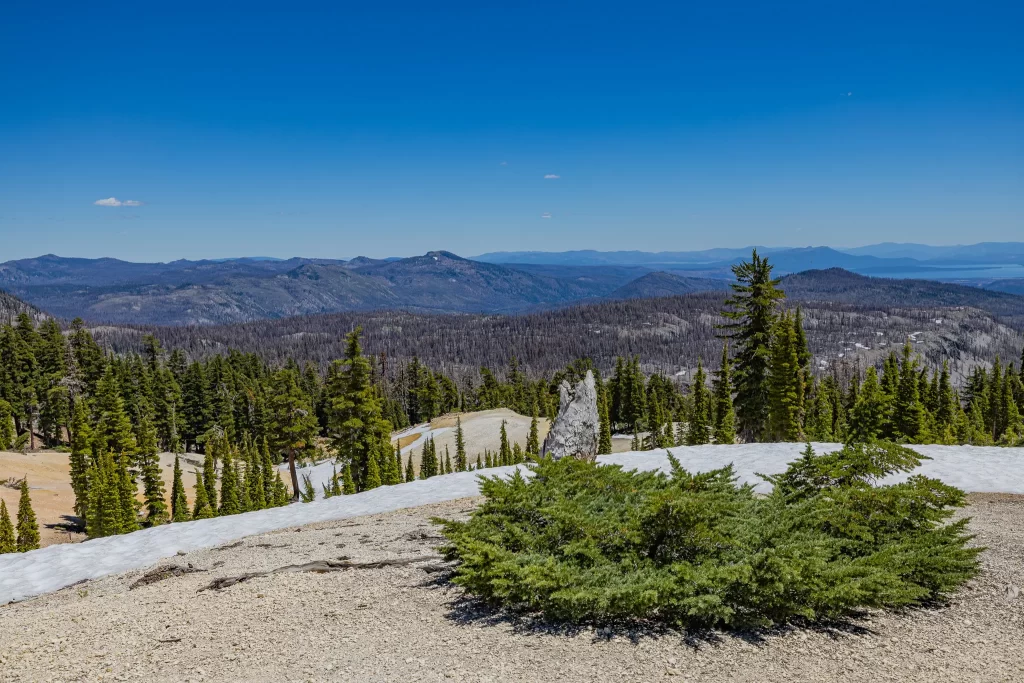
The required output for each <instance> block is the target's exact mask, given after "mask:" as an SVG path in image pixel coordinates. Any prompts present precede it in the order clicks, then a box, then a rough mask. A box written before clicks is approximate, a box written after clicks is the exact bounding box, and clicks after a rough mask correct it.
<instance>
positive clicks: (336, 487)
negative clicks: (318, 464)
mask: <svg viewBox="0 0 1024 683" xmlns="http://www.w3.org/2000/svg"><path fill="white" fill-rule="evenodd" d="M333 470H334V471H333V474H332V475H331V496H340V495H342V494H343V493H344V489H343V487H342V483H343V482H342V476H339V475H338V468H337V467H335V468H333Z"/></svg>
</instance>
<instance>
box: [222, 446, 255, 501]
mask: <svg viewBox="0 0 1024 683" xmlns="http://www.w3.org/2000/svg"><path fill="white" fill-rule="evenodd" d="M252 474H253V472H252V460H251V459H250V458H249V457H248V452H247V451H246V450H243V451H242V453H241V457H240V458H239V459H238V462H237V463H235V481H237V482H238V511H239V512H249V511H250V510H255V509H256V508H254V507H253V503H252V496H251V495H250V493H249V492H250V491H252V482H251V481H249V480H250V479H251V478H252ZM221 486H223V484H222V485H221Z"/></svg>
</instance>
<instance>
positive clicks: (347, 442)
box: [324, 327, 391, 490]
mask: <svg viewBox="0 0 1024 683" xmlns="http://www.w3.org/2000/svg"><path fill="white" fill-rule="evenodd" d="M360 334H362V328H358V327H357V328H356V329H355V330H353V331H352V332H351V333H349V334H348V335H347V336H346V338H345V357H344V359H343V360H340V361H335V362H334V363H333V364H332V365H331V368H330V371H329V373H328V379H327V384H326V386H325V389H324V399H325V402H326V412H327V426H328V433H329V434H330V438H331V446H332V448H333V449H334V451H335V454H336V455H337V457H338V459H339V460H340V461H342V462H347V463H351V464H352V474H353V476H354V477H355V480H356V486H357V487H358V488H360V489H361V490H363V489H366V488H367V482H369V481H370V467H371V464H372V467H373V469H375V470H377V474H376V477H377V483H376V485H375V486H379V485H380V483H381V479H380V478H381V476H382V475H386V474H387V473H386V472H385V473H382V472H380V464H381V457H382V456H381V454H382V453H384V452H385V451H386V452H387V453H388V455H389V456H390V455H391V423H390V422H388V421H387V420H385V419H384V417H383V412H382V410H381V401H380V398H379V396H378V392H377V389H376V387H374V386H373V383H372V382H371V375H370V363H369V361H368V360H367V359H366V357H365V356H363V353H362V347H361V346H360V344H359V335H360ZM389 471H391V470H390V468H389Z"/></svg>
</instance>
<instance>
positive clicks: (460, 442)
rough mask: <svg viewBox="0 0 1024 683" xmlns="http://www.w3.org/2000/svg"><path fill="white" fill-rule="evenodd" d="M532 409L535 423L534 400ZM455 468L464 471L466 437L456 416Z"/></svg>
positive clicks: (535, 410)
mask: <svg viewBox="0 0 1024 683" xmlns="http://www.w3.org/2000/svg"><path fill="white" fill-rule="evenodd" d="M533 411H534V418H533V421H534V423H535V422H536V421H537V417H536V415H537V403H536V401H534V404H533ZM530 429H531V434H532V433H533V432H532V430H533V427H532V426H531V427H530ZM410 462H412V459H411V458H410ZM455 469H457V470H458V471H459V472H465V471H466V437H465V435H464V434H463V432H462V418H461V417H456V418H455ZM407 480H408V478H407Z"/></svg>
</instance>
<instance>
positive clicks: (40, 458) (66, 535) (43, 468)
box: [0, 451, 195, 546]
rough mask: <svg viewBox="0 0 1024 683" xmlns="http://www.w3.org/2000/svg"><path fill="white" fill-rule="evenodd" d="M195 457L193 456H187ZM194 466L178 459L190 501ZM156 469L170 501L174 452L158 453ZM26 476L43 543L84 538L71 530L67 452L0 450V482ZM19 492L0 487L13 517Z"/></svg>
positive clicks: (74, 520)
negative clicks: (158, 458)
mask: <svg viewBox="0 0 1024 683" xmlns="http://www.w3.org/2000/svg"><path fill="white" fill-rule="evenodd" d="M189 457H191V458H195V456H194V455H191V456H189ZM193 469H194V467H193V466H192V465H190V464H188V463H187V462H182V480H183V481H184V483H185V487H186V488H187V489H188V497H189V501H191V500H192V487H193V485H194V484H195V476H193V474H192V472H193ZM160 472H161V474H162V475H163V480H164V490H165V491H166V492H167V500H168V503H170V492H171V482H172V480H173V477H174V455H173V454H171V453H164V454H162V455H161V456H160ZM25 476H27V477H28V483H29V489H30V492H31V496H32V509H33V510H35V513H36V519H37V520H38V521H39V536H40V542H41V544H42V545H43V546H47V545H52V544H55V543H70V542H75V541H81V540H83V539H85V534H82V533H79V532H78V531H76V530H75V529H76V528H77V527H78V518H77V517H75V516H74V514H75V513H74V508H75V494H74V492H73V491H72V490H71V474H70V468H69V466H68V455H67V453H57V452H55V451H37V452H32V453H11V452H7V451H0V483H3V482H6V481H8V480H9V479H18V480H20V479H21V478H22V477H25ZM19 495H20V494H19V492H18V490H17V489H12V488H9V487H7V486H0V498H3V500H4V501H6V503H7V509H8V510H9V511H10V513H11V516H12V517H13V516H14V513H15V511H16V510H17V509H18V498H19Z"/></svg>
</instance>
